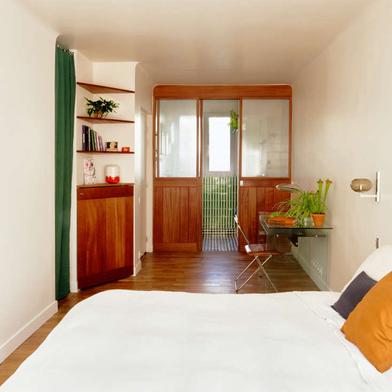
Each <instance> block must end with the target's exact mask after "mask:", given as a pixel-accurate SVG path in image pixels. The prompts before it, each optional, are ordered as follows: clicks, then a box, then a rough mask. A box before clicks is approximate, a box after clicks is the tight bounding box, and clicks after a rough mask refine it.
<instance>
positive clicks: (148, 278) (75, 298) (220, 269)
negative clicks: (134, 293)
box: [0, 252, 317, 385]
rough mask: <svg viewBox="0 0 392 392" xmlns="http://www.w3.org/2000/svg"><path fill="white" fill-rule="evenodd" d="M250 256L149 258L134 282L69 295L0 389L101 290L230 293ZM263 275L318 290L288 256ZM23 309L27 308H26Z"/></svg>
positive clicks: (252, 288)
mask: <svg viewBox="0 0 392 392" xmlns="http://www.w3.org/2000/svg"><path fill="white" fill-rule="evenodd" d="M249 261H250V260H249V257H247V256H246V255H245V254H241V253H237V252H227V253H226V252H217V253H209V252H204V253H197V254H191V255H190V254H179V253H177V254H175V253H165V254H157V253H152V254H148V255H146V256H145V257H144V259H143V268H142V270H141V272H140V273H139V274H138V276H136V277H129V278H126V279H123V280H119V281H116V282H112V283H109V284H106V285H102V286H99V287H94V288H91V289H87V290H83V291H81V292H79V293H76V294H70V295H69V296H68V297H67V298H66V299H64V300H62V301H60V303H59V311H58V313H56V314H55V315H54V316H53V317H52V318H51V319H50V320H48V321H47V322H46V323H45V324H44V325H43V326H42V327H41V328H40V329H39V330H37V331H36V332H35V333H34V334H33V335H32V336H31V337H30V338H29V339H28V340H26V342H25V343H23V344H22V345H21V346H20V347H19V348H18V349H17V350H16V351H15V352H14V353H13V354H11V355H10V356H9V357H8V358H7V359H6V360H5V361H4V362H3V363H2V364H1V365H0V385H1V384H2V383H3V382H4V381H5V380H6V379H7V378H8V377H10V376H11V375H12V374H13V373H14V371H15V370H16V369H17V367H18V366H19V365H20V364H21V363H22V362H23V361H24V360H25V359H26V358H27V357H28V356H29V355H30V354H31V353H32V352H34V350H35V349H36V348H37V347H38V346H39V345H40V344H41V343H42V341H43V340H44V339H45V338H46V336H47V335H48V334H49V333H50V331H51V330H52V329H53V328H54V327H55V326H56V325H57V324H58V323H59V321H60V320H61V319H62V318H63V317H64V315H65V314H66V313H67V312H68V311H69V310H70V309H71V308H72V307H73V306H74V305H75V304H77V303H78V302H79V301H82V300H83V299H85V298H87V297H90V296H91V295H93V294H95V293H98V292H100V291H104V290H111V289H124V290H164V291H188V292H193V293H234V284H233V279H234V277H235V276H236V275H237V274H238V273H239V272H240V271H241V270H242V269H243V268H244V267H245V266H246V265H247V263H248V262H249ZM266 269H267V271H268V273H269V275H270V277H271V279H272V281H273V282H274V284H275V285H276V287H277V289H278V290H279V291H292V290H317V287H316V286H315V284H314V283H313V282H312V281H311V280H310V278H309V277H308V276H307V275H306V274H305V272H304V271H303V270H302V268H301V267H300V266H299V264H298V263H297V262H296V261H295V260H294V259H293V258H292V257H290V256H278V257H276V258H274V259H273V260H271V261H270V262H269V263H268V265H267V268H266ZM267 292H272V290H271V288H270V287H269V286H268V283H267V281H266V279H265V278H263V277H254V278H253V279H252V280H251V281H250V282H249V284H248V285H247V286H246V288H245V289H244V290H243V291H242V293H267ZM26 306H27V305H26Z"/></svg>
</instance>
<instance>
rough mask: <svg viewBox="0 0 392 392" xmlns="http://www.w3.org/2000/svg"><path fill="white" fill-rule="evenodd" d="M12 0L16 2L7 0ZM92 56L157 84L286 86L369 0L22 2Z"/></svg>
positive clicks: (65, 41)
mask: <svg viewBox="0 0 392 392" xmlns="http://www.w3.org/2000/svg"><path fill="white" fill-rule="evenodd" d="M10 1H14V0H10ZM21 1H22V2H23V3H24V4H25V5H27V6H28V7H29V8H30V9H31V10H32V11H33V12H34V13H35V14H36V15H37V16H39V17H40V18H41V19H43V20H44V21H45V22H46V23H47V24H48V25H50V26H51V27H52V28H53V29H55V30H56V31H57V32H58V33H59V35H60V37H59V41H60V42H61V43H62V44H63V45H66V46H68V47H69V48H74V49H78V50H80V51H82V52H83V53H84V54H85V55H86V56H87V57H89V58H90V59H91V60H94V61H140V62H141V63H143V64H144V67H145V68H146V69H147V70H148V71H149V73H150V74H151V76H152V79H153V80H154V81H155V82H157V83H227V84H233V83H240V84H242V83H243V84H246V83H290V82H292V81H293V79H294V78H295V75H296V74H297V73H298V71H299V70H300V69H301V68H302V67H303V66H304V65H306V64H307V63H308V62H309V61H311V60H312V59H313V58H314V57H315V56H317V54H318V53H320V51H321V50H322V49H323V48H324V47H325V46H326V45H327V44H328V43H329V42H330V41H331V40H332V39H333V38H334V36H336V34H338V33H339V32H340V31H341V30H343V29H344V26H345V25H346V24H347V23H348V22H349V21H350V20H351V19H352V18H353V17H354V16H355V14H356V13H358V12H360V10H361V8H362V7H364V6H365V5H366V4H368V3H370V2H371V1H374V0H21Z"/></svg>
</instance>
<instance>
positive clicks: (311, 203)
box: [271, 179, 332, 227]
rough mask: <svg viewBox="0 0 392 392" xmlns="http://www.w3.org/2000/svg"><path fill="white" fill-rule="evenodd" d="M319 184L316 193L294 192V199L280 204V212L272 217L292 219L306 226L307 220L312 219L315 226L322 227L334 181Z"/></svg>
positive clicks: (319, 181)
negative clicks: (330, 189) (329, 192)
mask: <svg viewBox="0 0 392 392" xmlns="http://www.w3.org/2000/svg"><path fill="white" fill-rule="evenodd" d="M317 184H318V189H317V191H316V192H312V191H304V190H301V189H296V190H295V192H293V197H292V198H291V199H289V200H286V201H283V202H281V203H279V204H278V206H277V207H278V211H277V212H275V213H273V214H271V216H272V217H279V216H281V217H286V218H292V219H293V221H297V222H298V223H299V224H304V222H305V219H308V218H310V217H312V220H313V223H314V225H315V226H317V227H320V226H322V225H323V223H324V220H325V213H326V212H327V196H328V191H329V188H330V186H331V184H332V181H331V180H328V179H327V180H325V181H323V180H318V181H317ZM293 223H294V222H293Z"/></svg>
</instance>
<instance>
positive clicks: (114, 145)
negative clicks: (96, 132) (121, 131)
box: [105, 141, 118, 151]
mask: <svg viewBox="0 0 392 392" xmlns="http://www.w3.org/2000/svg"><path fill="white" fill-rule="evenodd" d="M105 147H106V151H118V142H114V141H112V142H106V143H105Z"/></svg>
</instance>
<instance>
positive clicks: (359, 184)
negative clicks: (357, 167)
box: [350, 171, 381, 203]
mask: <svg viewBox="0 0 392 392" xmlns="http://www.w3.org/2000/svg"><path fill="white" fill-rule="evenodd" d="M380 180H381V174H380V172H379V171H378V172H376V193H375V194H373V195H362V192H368V191H370V189H372V187H373V183H372V181H370V180H369V179H368V178H354V179H353V180H352V181H351V185H350V186H351V189H352V190H353V191H354V192H359V193H361V195H360V197H372V198H373V199H375V202H376V203H379V202H380V196H381V188H380Z"/></svg>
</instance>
